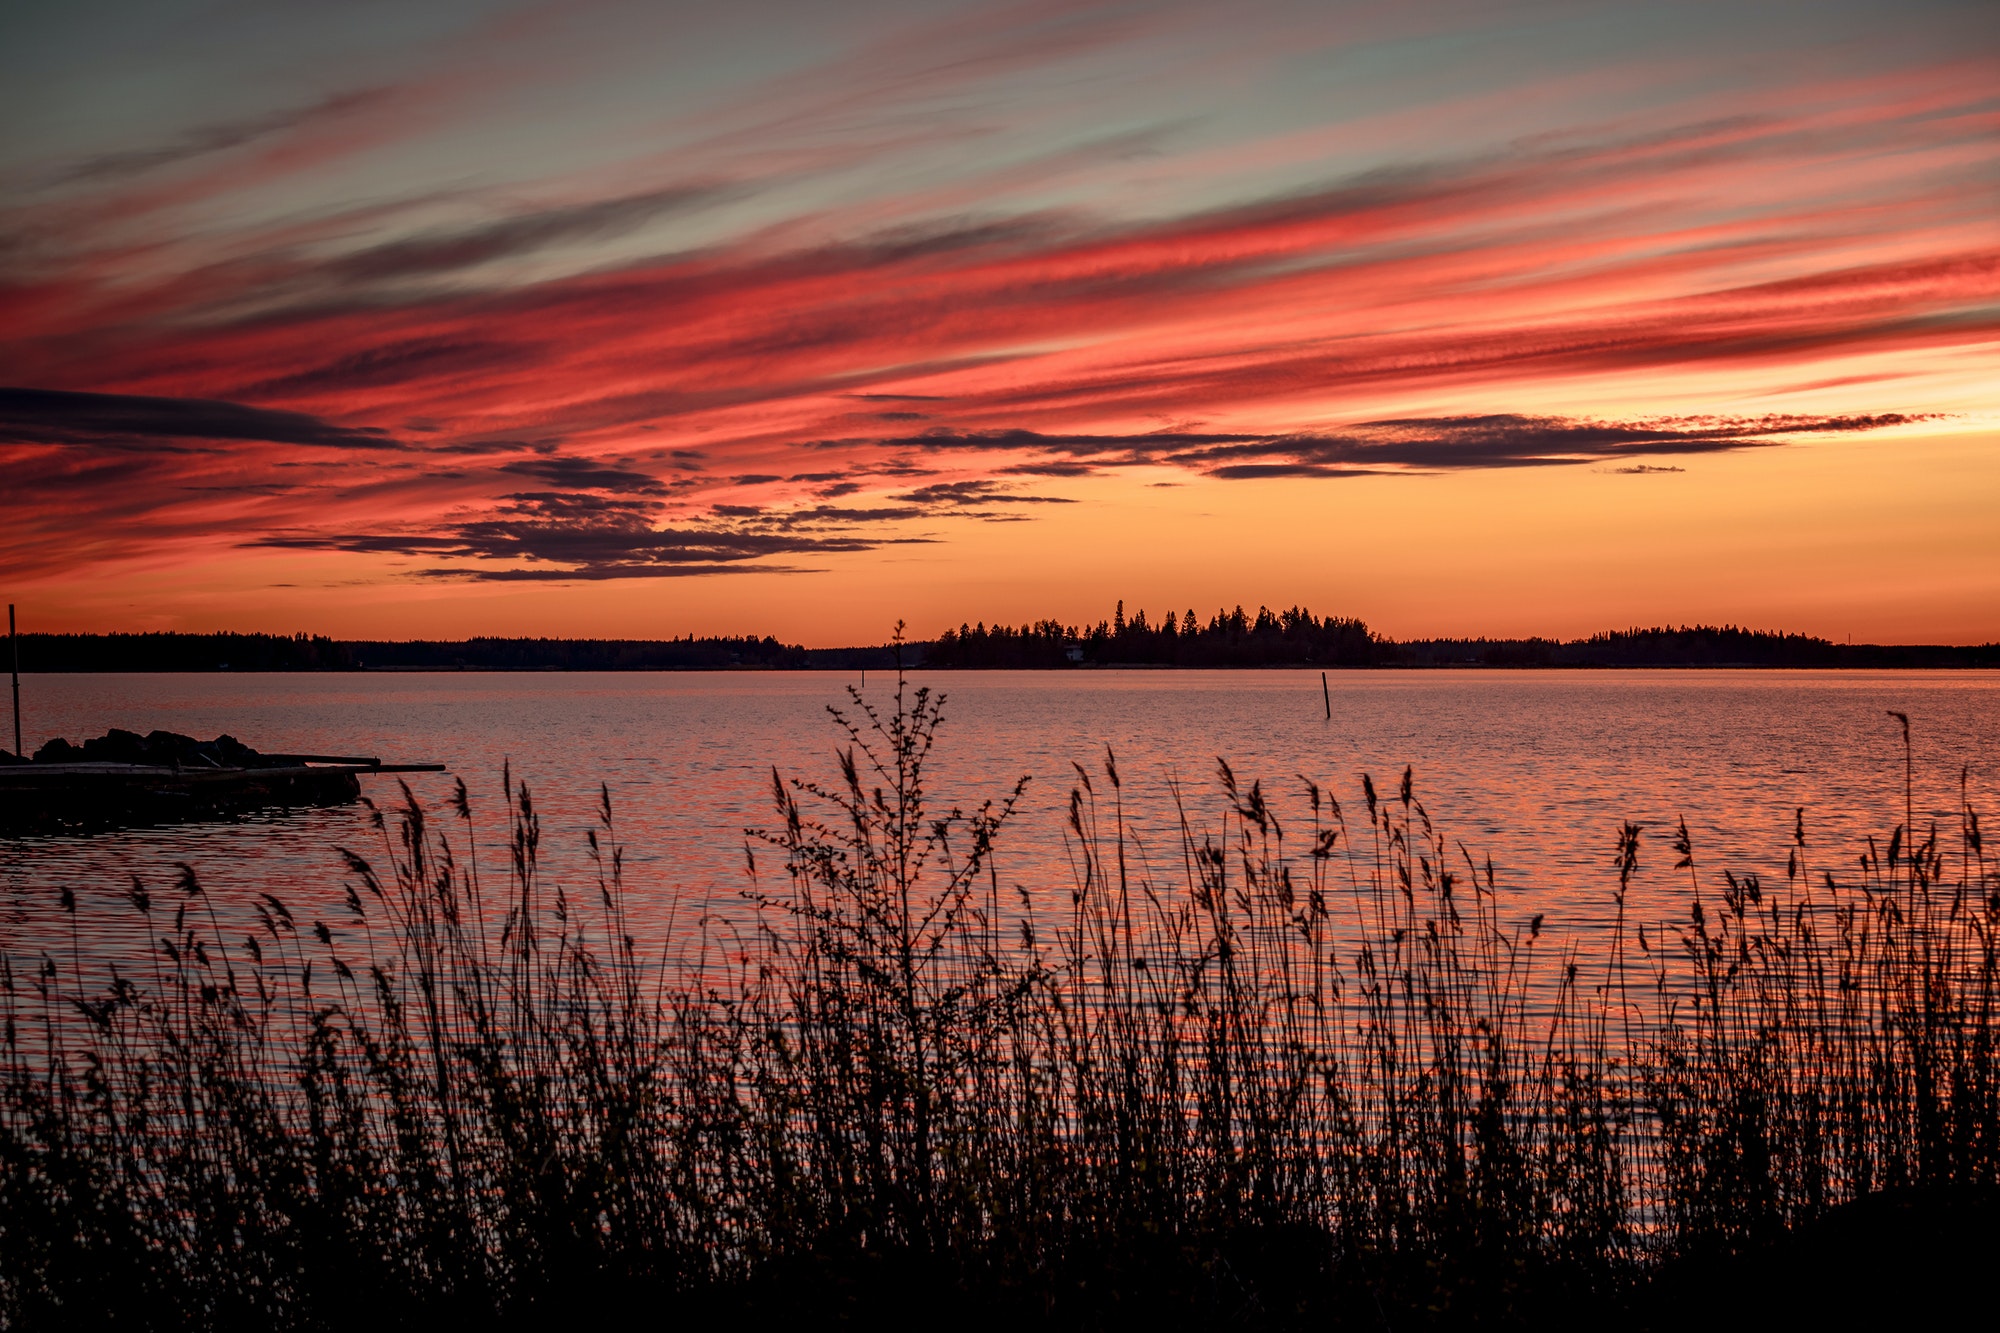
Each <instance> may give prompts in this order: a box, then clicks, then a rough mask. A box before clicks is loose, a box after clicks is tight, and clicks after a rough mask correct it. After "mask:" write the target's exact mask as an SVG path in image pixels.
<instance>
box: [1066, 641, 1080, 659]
mask: <svg viewBox="0 0 2000 1333" xmlns="http://www.w3.org/2000/svg"><path fill="white" fill-rule="evenodd" d="M1063 656H1064V657H1067V658H1068V659H1069V660H1070V661H1072V662H1081V661H1082V660H1083V648H1082V646H1081V645H1078V644H1074V643H1073V644H1071V645H1070V646H1069V647H1067V648H1065V649H1063Z"/></svg>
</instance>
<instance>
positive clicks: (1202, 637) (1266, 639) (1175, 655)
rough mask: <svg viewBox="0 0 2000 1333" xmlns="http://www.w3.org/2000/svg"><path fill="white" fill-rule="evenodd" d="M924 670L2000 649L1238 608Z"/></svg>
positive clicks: (982, 629) (1800, 657)
mask: <svg viewBox="0 0 2000 1333" xmlns="http://www.w3.org/2000/svg"><path fill="white" fill-rule="evenodd" d="M924 665H926V666H932V667H964V668H987V669H995V668H998V669H1006V668H1015V667H1064V666H1180V667H1264V666H1327V667H1333V666H1343V667H1351V666H1374V667H1455V666H1488V667H2000V644H1986V645H1983V646H1980V647H1970V648H1959V647H1949V646H1939V645H1891V646H1884V645H1880V644H1838V643H1834V642H1832V641H1831V640H1828V639H1818V638H1814V637H1812V636H1811V635H1807V634H1771V633H1765V632H1763V631H1760V630H1748V629H1739V628H1737V627H1735V626H1733V625H1725V626H1720V627H1718V626H1712V625H1696V626H1685V625H1683V626H1679V627H1675V628H1669V627H1661V628H1655V629H1627V630H1615V631H1610V632H1607V633H1603V634H1594V635H1592V636H1591V637H1590V638H1587V639H1571V640H1568V641H1564V640H1560V639H1539V638H1536V639H1413V640H1408V641H1405V642H1398V641H1396V640H1394V639H1389V638H1385V637H1383V636H1381V635H1377V634H1374V633H1372V632H1371V631H1370V630H1369V628H1368V626H1367V625H1366V624H1365V623H1363V622H1362V621H1360V620H1355V619H1349V618H1344V617H1339V616H1327V617H1325V618H1323V619H1322V618H1320V617H1317V616H1315V615H1313V613H1312V612H1311V611H1308V610H1306V609H1305V608H1303V607H1296V606H1295V607H1292V608H1291V609H1290V610H1287V611H1272V610H1271V609H1270V608H1269V607H1259V608H1257V613H1256V614H1255V615H1254V616H1253V615H1250V614H1248V613H1246V612H1245V611H1244V609H1243V608H1242V607H1240V606H1239V607H1237V608H1236V609H1235V610H1234V611H1217V612H1216V613H1215V614H1213V615H1211V616H1210V617H1209V618H1208V620H1207V621H1206V622H1204V621H1202V620H1200V619H1199V618H1198V617H1197V616H1196V615H1195V613H1194V612H1193V611H1192V610H1190V611H1187V612H1184V613H1182V614H1180V615H1178V616H1176V615H1174V614H1173V613H1172V612H1169V613H1167V614H1166V615H1164V616H1162V617H1161V618H1160V619H1159V621H1158V622H1153V621H1149V620H1148V619H1147V617H1146V613H1145V612H1143V611H1141V612H1139V613H1137V614H1136V615H1134V616H1133V617H1132V618H1131V619H1129V620H1128V619H1126V617H1125V604H1124V603H1123V602H1120V603H1119V604H1118V611H1117V614H1116V615H1115V616H1114V617H1113V618H1112V619H1111V620H1108V621H1104V620H1101V621H1099V622H1098V623H1097V624H1096V625H1081V626H1079V625H1064V624H1062V623H1061V622H1059V621H1054V620H1043V621H1038V622H1035V623H1033V624H1027V625H1022V626H1020V627H1019V628H1016V627H1014V626H1012V625H991V626H989V625H986V624H984V623H983V622H982V623H980V624H977V625H961V626H959V628H958V629H956V630H946V631H945V632H944V634H943V635H942V636H940V637H939V639H938V640H937V642H935V643H932V644H929V645H926V653H925V657H924Z"/></svg>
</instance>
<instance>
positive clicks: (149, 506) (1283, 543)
mask: <svg viewBox="0 0 2000 1333" xmlns="http://www.w3.org/2000/svg"><path fill="white" fill-rule="evenodd" d="M0 384H4V385H5V386H7V387H5V388H0V468H3V469H4V473H0V476H4V495H5V506H6V507H5V514H6V519H7V521H6V522H5V523H4V524H3V525H0V570H3V571H4V579H0V583H4V589H0V592H4V595H5V598H6V600H10V601H15V602H19V603H20V604H21V608H22V615H23V618H24V623H25V624H26V625H27V626H28V627H32V628H36V629H49V630H58V629H62V630H113V629H193V630H212V629H244V630H249V629H257V630H272V631H284V632H290V631H293V630H308V631H312V632H317V633H327V634H334V635H340V636H351V637H364V636H366V637H395V638H403V637H462V636H465V635H470V634H555V635H577V636H621V637H622V636H635V637H657V636H665V635H677V634H686V633H697V634H709V633H746V632H755V633H760V634H762V633H771V634H776V635H778V636H779V637H781V638H784V639H786V640H788V641H798V642H804V643H807V644H815V645H827V644H843V643H857V642H870V641H880V640H881V639H882V638H883V637H885V635H886V634H887V631H888V627H889V626H890V625H891V624H892V623H893V622H894V621H896V620H897V619H899V618H901V619H904V620H907V621H908V622H909V624H910V629H911V632H912V633H913V634H916V635H918V636H928V635H930V634H934V633H936V632H937V631H938V630H940V629H942V628H944V627H945V626H947V625H956V624H957V623H958V622H959V621H961V620H975V619H983V620H986V621H989V622H991V621H994V620H1007V621H1011V622H1015V623H1018V622H1020V621H1023V620H1028V619H1039V618H1041V617H1045V616H1056V617H1060V618H1063V619H1066V620H1071V621H1080V620H1091V621H1095V620H1096V619H1098V618H1100V617H1104V616H1108V615H1109V614H1110V610H1111V606H1112V604H1113V602H1114V601H1115V600H1117V599H1120V598H1122V599H1124V601H1125V603H1126V606H1127V609H1128V611H1129V610H1131V609H1135V608H1144V609H1146V610H1148V611H1152V612H1157V611H1162V610H1165V609H1168V608H1170V607H1171V608H1172V609H1175V610H1180V609H1185V608H1188V607H1192V608H1194V609H1196V610H1197V611H1198V613H1199V614H1200V615H1201V616H1203V617H1204V618H1205V617H1206V616H1207V615H1208V614H1209V613H1210V612H1212V611H1213V610H1214V609H1215V608H1216V607H1218V606H1221V605H1234V604H1236V603H1239V602H1240V603H1246V604H1248V605H1250V606H1252V607H1253V608H1254V607H1255V605H1256V604H1258V603H1260V602H1265V603H1269V604H1271V605H1273V606H1283V605H1290V604H1293V603H1304V604H1306V605H1308V606H1310V607H1311V608H1312V609H1313V610H1315V611H1318V612H1321V613H1338V614H1342V615H1354V616H1360V617H1362V618H1364V619H1366V620H1367V621H1368V622H1369V623H1370V625H1371V626H1373V627H1374V628H1376V629H1377V630H1379V631H1382V632H1385V633H1388V634H1392V635H1395V636H1398V637H1416V636H1425V635H1476V634H1487V635H1520V634H1548V635H1560V636H1566V637H1567V636H1574V635H1580V634H1587V633H1590V632H1592V631H1595V630H1599V629H1605V628H1611V627H1622V626H1625V625H1632V624H1655V623H1682V622H1685V623H1694V622H1703V623H1722V622H1734V623H1738V624H1750V625H1753V626H1757V627H1760V628H1772V629H1786V630H1793V631H1804V632H1809V633H1815V634H1822V635H1826V636H1828V637H1831V638H1835V639H1840V640H1844V639H1845V638H1847V637H1848V636H1850V635H1851V636H1853V638H1854V639H1855V640H1856V641H1857V642H1860V641H1878V642H1983V641H1989V640H2000V6H1996V5H1994V4H1993V3H1991V0H1980V2H1978V3H1967V4H1926V3H1912V0H1901V2H1900V3H1895V4H1887V3H1884V4H1855V3H1837V2H1828V0H1820V2H1817V3H1799V4H1759V3H1746V2H1745V0H1730V3H1726V4H1713V5H1708V4H1697V3H1673V4H1657V3H1654V4H1642V3H1616V4H1507V5H1485V4H1450V3H1435V4H1432V3H1426V4H1412V3H1352V4H1350V3H1327V2H1326V0H1320V2H1319V3H1300V4H1283V3H1264V4H1247V3H1233V4H1216V3H1212V2H1210V3H1191V4H1167V3H1160V4H1083V3H1065V4H1032V3H1029V4H989V3H939V2H938V0H924V2H922V3H915V2H906V3H869V2H865V0H842V3H836V4H829V3H799V4H771V3H748V2H745V0H736V2H735V3H728V4H699V5H698V4H673V5H668V4H657V3H630V4H621V3H589V2H587V0H565V2H564V3H556V4H539V3H504V4H503V3H494V4H485V3H448V4H447V3H429V2H427V3H410V2H409V0H396V2H394V3H373V2H370V3H359V2H355V0H348V2H346V3H341V4H308V3H284V4H275V3H244V2H243V0H235V2H233V3H222V2H208V3H196V2H194V0H144V2H143V3H141V2H139V0H128V2H127V3H89V2H86V0H64V2H63V3H42V2H41V0H28V2H26V3H14V4H9V5H8V6H7V7H6V8H5V10H4V11H0Z"/></svg>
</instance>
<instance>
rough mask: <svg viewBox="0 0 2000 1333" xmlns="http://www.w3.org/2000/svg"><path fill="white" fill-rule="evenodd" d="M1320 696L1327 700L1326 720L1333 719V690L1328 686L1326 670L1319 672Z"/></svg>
mask: <svg viewBox="0 0 2000 1333" xmlns="http://www.w3.org/2000/svg"><path fill="white" fill-rule="evenodd" d="M1319 694H1320V698H1322V699H1324V700H1326V720H1327V721H1329V722H1331V721H1333V691H1332V690H1329V689H1328V688H1327V687H1326V672H1324V671H1322V672H1320V673H1319Z"/></svg>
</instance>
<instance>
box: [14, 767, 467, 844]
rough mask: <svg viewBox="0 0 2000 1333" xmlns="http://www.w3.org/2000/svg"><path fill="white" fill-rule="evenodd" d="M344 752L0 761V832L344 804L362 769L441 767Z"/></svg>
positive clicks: (355, 790) (92, 828)
mask: <svg viewBox="0 0 2000 1333" xmlns="http://www.w3.org/2000/svg"><path fill="white" fill-rule="evenodd" d="M443 771H444V765H443V764H385V763H383V762H382V761H381V760H379V759H376V758H373V757H356V756H347V755H291V754H271V755H260V756H258V762H257V763H256V764H254V765H248V766H241V767H239V766H234V765H208V764H178V765H172V766H169V765H161V764H127V763H111V762H88V761H86V762H81V763H25V764H21V763H17V764H0V834H4V835H11V836H22V835H27V836H34V835H38V834H57V833H90V832H97V831H101V830H104V829H110V828H123V827H129V826H132V825H141V824H173V823H184V822H188V821H194V820H209V819H232V818H235V817H237V816H239V815H243V814H247V813H249V812H251V811H253V810H264V809H271V808H283V807H297V806H326V805H344V804H346V803H347V802H349V801H352V800H355V799H356V798H357V797H359V796H360V795H361V775H362V774H364V773H441V772H443Z"/></svg>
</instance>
